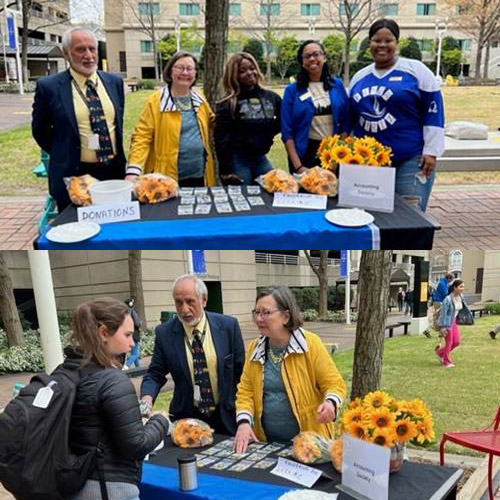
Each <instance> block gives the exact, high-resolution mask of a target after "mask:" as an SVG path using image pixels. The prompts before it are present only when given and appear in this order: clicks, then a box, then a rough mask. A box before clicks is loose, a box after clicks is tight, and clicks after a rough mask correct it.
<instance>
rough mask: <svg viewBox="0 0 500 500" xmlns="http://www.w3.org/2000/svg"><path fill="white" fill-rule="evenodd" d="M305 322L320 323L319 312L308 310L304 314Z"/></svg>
mask: <svg viewBox="0 0 500 500" xmlns="http://www.w3.org/2000/svg"><path fill="white" fill-rule="evenodd" d="M302 317H303V318H304V321H318V311H316V310H314V309H306V310H305V311H303V312H302Z"/></svg>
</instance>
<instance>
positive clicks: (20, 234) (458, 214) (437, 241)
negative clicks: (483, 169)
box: [0, 185, 500, 250]
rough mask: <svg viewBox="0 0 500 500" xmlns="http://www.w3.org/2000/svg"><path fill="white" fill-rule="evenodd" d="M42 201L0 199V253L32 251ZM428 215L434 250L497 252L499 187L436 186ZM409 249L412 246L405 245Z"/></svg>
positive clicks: (36, 198)
mask: <svg viewBox="0 0 500 500" xmlns="http://www.w3.org/2000/svg"><path fill="white" fill-rule="evenodd" d="M44 202H45V199H44V198H43V197H32V198H21V197H18V198H9V197H5V198H0V250H24V249H30V248H33V240H34V239H35V237H36V236H37V235H38V228H37V223H38V219H39V218H40V216H41V212H42V209H43V206H44ZM428 214H429V215H431V216H432V217H434V218H435V219H436V220H437V221H438V222H439V223H440V224H441V226H442V229H441V230H440V231H436V233H435V235H434V249H441V248H442V249H448V248H462V249H469V250H471V249H480V250H495V249H498V248H500V229H499V228H500V185H490V186H488V185H484V186H479V185H475V186H436V187H435V188H434V191H433V193H432V195H431V199H430V202H429V208H428ZM407 246H408V248H409V249H411V242H408V245H407Z"/></svg>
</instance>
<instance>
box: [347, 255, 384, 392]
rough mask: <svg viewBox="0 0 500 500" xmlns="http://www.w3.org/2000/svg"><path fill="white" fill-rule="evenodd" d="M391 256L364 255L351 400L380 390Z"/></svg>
mask: <svg viewBox="0 0 500 500" xmlns="http://www.w3.org/2000/svg"><path fill="white" fill-rule="evenodd" d="M391 255H392V253H391V251H389V250H371V251H363V253H362V255H361V264H360V268H359V280H358V290H359V309H358V322H357V326H356V342H355V345H354V365H353V373H352V388H351V399H354V398H356V397H363V396H365V395H366V394H367V393H368V392H370V391H374V390H377V389H378V388H379V387H380V379H381V376H382V360H383V354H384V337H385V319H386V316H387V301H388V299H389V286H390V275H391V273H390V268H391Z"/></svg>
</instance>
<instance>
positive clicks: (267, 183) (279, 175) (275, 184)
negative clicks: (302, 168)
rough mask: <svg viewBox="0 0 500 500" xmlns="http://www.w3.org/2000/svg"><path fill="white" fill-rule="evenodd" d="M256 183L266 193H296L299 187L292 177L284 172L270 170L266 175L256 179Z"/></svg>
mask: <svg viewBox="0 0 500 500" xmlns="http://www.w3.org/2000/svg"><path fill="white" fill-rule="evenodd" d="M256 180H257V182H258V183H259V184H260V185H261V186H262V187H263V188H264V189H265V190H266V191H267V192H268V193H276V192H279V193H298V192H299V185H298V184H297V181H296V180H295V179H294V178H293V176H292V175H290V174H289V173H287V172H285V171H284V170H278V169H275V170H271V171H270V172H268V173H267V174H264V175H261V176H259V177H257V179H256Z"/></svg>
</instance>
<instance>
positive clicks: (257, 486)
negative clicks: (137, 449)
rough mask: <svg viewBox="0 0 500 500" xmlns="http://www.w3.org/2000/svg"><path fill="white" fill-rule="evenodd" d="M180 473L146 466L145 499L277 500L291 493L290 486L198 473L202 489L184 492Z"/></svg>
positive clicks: (143, 491) (155, 466)
mask: <svg viewBox="0 0 500 500" xmlns="http://www.w3.org/2000/svg"><path fill="white" fill-rule="evenodd" d="M178 483H179V480H178V475H177V470H176V469H173V468H170V467H161V466H158V465H151V464H147V463H145V464H144V468H143V473H142V482H141V493H140V497H141V500H235V499H236V498H237V499H238V500H256V499H258V500H276V499H277V498H279V497H280V496H281V495H283V493H286V492H287V491H290V490H291V489H295V488H289V487H287V486H278V485H275V484H265V483H254V482H249V481H242V480H240V479H233V478H230V477H225V478H221V477H219V476H211V475H208V474H200V473H198V488H197V489H196V490H194V491H180V490H179V486H178Z"/></svg>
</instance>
